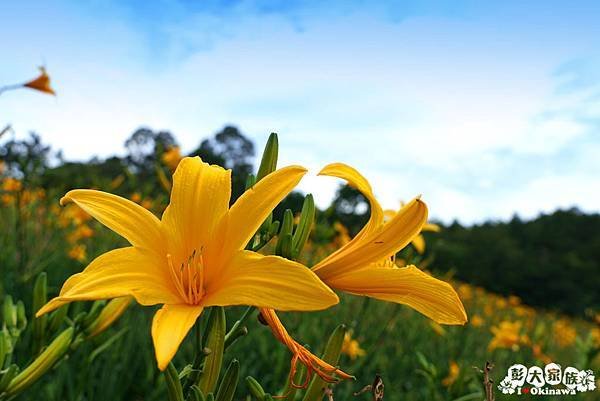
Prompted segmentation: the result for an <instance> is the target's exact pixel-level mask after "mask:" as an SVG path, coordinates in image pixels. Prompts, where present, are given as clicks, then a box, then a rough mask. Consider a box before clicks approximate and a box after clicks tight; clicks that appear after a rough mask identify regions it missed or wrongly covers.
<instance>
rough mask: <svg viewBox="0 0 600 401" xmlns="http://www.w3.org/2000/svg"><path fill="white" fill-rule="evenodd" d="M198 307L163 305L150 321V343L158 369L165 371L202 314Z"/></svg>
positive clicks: (200, 307)
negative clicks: (152, 345)
mask: <svg viewBox="0 0 600 401" xmlns="http://www.w3.org/2000/svg"><path fill="white" fill-rule="evenodd" d="M202 309H203V307H202V306H199V305H184V304H181V305H163V307H162V308H161V309H159V310H158V311H157V312H156V314H155V315H154V319H152V341H153V342H154V353H155V355H156V361H157V362H158V368H159V369H160V370H165V369H166V368H167V365H168V364H169V362H171V359H173V357H174V356H175V354H176V353H177V349H178V348H179V345H180V344H181V342H182V341H183V340H184V338H185V336H186V335H187V333H188V332H189V331H190V329H191V328H192V326H193V325H194V323H195V322H196V319H198V316H200V314H201V313H202Z"/></svg>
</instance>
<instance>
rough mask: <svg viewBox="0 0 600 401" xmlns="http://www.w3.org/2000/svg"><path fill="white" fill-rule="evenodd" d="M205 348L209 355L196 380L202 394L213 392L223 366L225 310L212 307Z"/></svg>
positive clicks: (220, 307) (219, 307)
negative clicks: (208, 350)
mask: <svg viewBox="0 0 600 401" xmlns="http://www.w3.org/2000/svg"><path fill="white" fill-rule="evenodd" d="M204 346H205V348H208V349H210V351H211V352H210V354H208V355H207V356H206V359H205V361H204V369H203V370H202V374H201V375H200V378H199V379H198V383H197V384H198V387H200V390H202V392H203V393H204V394H209V393H212V392H213V391H214V390H215V386H216V384H217V380H218V379H219V372H220V371H221V365H222V364H223V349H224V346H225V309H224V308H223V307H222V306H214V307H212V308H211V310H210V316H209V318H208V325H207V335H206V343H205V345H204Z"/></svg>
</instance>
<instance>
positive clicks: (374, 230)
mask: <svg viewBox="0 0 600 401" xmlns="http://www.w3.org/2000/svg"><path fill="white" fill-rule="evenodd" d="M319 174H320V175H326V176H332V177H338V178H342V179H344V180H346V181H347V182H348V183H349V184H350V185H351V186H353V187H354V188H357V189H358V190H359V191H360V192H361V193H362V194H363V195H364V196H365V197H366V198H367V200H368V201H369V203H370V205H371V216H370V218H369V221H368V222H367V224H366V225H365V226H364V227H363V229H362V230H361V231H360V232H359V233H358V234H357V235H356V237H354V238H353V239H352V240H351V241H350V242H349V243H348V244H347V245H346V246H344V247H342V248H340V249H339V250H337V251H336V252H334V253H333V254H331V255H330V256H328V257H327V258H325V259H324V260H322V261H321V262H319V263H318V264H317V265H315V266H314V267H313V268H312V270H313V271H314V272H315V273H316V274H317V275H318V276H319V278H321V280H323V281H324V282H325V283H326V284H327V285H329V286H330V287H331V288H334V289H338V290H341V291H345V292H349V293H351V294H355V295H362V296H369V297H372V298H377V299H381V300H384V301H389V302H396V303H401V304H405V305H408V306H410V307H412V308H414V309H416V310H417V311H419V312H421V313H422V314H424V315H425V316H427V317H429V318H430V319H432V320H434V321H435V322H437V323H441V324H464V323H465V322H466V321H467V315H466V313H465V309H464V307H463V305H462V302H461V301H460V299H459V297H458V295H457V294H456V291H454V289H453V288H452V286H451V285H450V284H448V283H446V282H444V281H442V280H438V279H436V278H434V277H432V276H430V275H428V274H427V273H424V272H422V271H421V270H419V269H418V268H417V267H415V266H412V265H411V266H407V267H397V266H396V265H395V263H394V262H393V255H395V254H396V253H397V252H398V251H399V250H401V249H402V248H404V247H405V246H406V245H407V244H409V243H410V242H411V241H412V240H413V239H414V237H415V236H417V235H418V234H419V233H420V232H421V230H422V228H423V226H424V225H425V222H426V221H427V206H426V205H425V203H424V202H423V201H422V200H421V199H420V197H417V198H415V199H413V200H412V201H410V202H409V203H407V204H406V205H404V206H403V207H402V208H401V209H400V210H399V211H398V212H397V213H396V214H395V215H394V216H393V217H392V218H391V219H390V220H389V221H387V222H385V221H384V219H385V216H384V212H383V209H382V208H381V206H380V205H379V202H377V200H376V199H375V196H374V195H373V191H372V189H371V186H370V185H369V183H368V181H367V180H366V179H365V178H364V177H363V176H362V175H361V174H360V173H359V172H358V171H356V170H355V169H353V168H352V167H350V166H347V165H344V164H341V163H335V164H331V165H329V166H326V167H325V168H324V169H323V170H322V171H321V172H320V173H319Z"/></svg>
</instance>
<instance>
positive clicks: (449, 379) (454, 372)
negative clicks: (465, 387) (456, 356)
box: [442, 361, 460, 387]
mask: <svg viewBox="0 0 600 401" xmlns="http://www.w3.org/2000/svg"><path fill="white" fill-rule="evenodd" d="M458 376H460V366H458V363H456V361H450V364H449V366H448V376H446V377H445V378H444V379H443V380H442V386H444V387H450V386H451V385H452V384H454V382H455V381H456V379H458Z"/></svg>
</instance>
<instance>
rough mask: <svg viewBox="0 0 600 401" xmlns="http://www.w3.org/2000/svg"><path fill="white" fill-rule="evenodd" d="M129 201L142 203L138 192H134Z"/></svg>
mask: <svg viewBox="0 0 600 401" xmlns="http://www.w3.org/2000/svg"><path fill="white" fill-rule="evenodd" d="M129 199H131V201H132V202H135V203H140V202H141V201H142V195H141V194H140V193H139V192H134V193H132V194H131V196H130V197H129Z"/></svg>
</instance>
